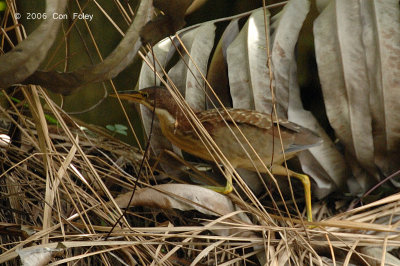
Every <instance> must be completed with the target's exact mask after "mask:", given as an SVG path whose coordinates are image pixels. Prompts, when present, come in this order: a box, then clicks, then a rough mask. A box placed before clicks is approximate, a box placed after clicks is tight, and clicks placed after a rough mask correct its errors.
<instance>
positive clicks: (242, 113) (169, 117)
mask: <svg viewBox="0 0 400 266" xmlns="http://www.w3.org/2000/svg"><path fill="white" fill-rule="evenodd" d="M120 98H121V99H126V100H128V101H132V102H137V103H140V104H143V105H145V106H146V107H148V108H150V109H151V110H155V113H156V114H157V116H158V118H159V120H160V126H161V130H162V132H163V134H164V135H165V137H166V138H167V139H168V140H169V141H171V142H172V143H173V144H174V145H176V146H177V147H179V148H180V149H182V150H184V151H185V152H188V153H190V154H193V155H195V156H198V157H200V158H202V159H205V160H209V161H212V160H213V157H212V156H211V155H210V154H209V152H208V150H207V149H206V147H205V146H204V145H203V143H202V142H201V141H200V140H199V138H198V136H197V134H196V133H195V131H194V130H193V128H192V126H191V125H190V122H189V121H188V120H187V118H186V116H185V115H184V114H183V112H182V111H181V110H180V108H179V106H178V105H177V104H176V102H175V101H174V99H173V98H172V96H171V94H170V93H169V91H168V90H166V89H165V88H162V87H151V88H146V89H143V90H141V91H138V92H134V93H130V94H120ZM196 116H197V118H198V119H199V121H200V122H201V123H202V125H203V126H204V128H205V129H206V130H207V132H208V133H209V134H210V136H211V137H212V139H213V140H214V141H215V143H216V144H217V146H218V147H219V149H220V150H221V151H222V153H223V154H224V155H225V156H226V157H227V159H228V160H229V161H230V163H231V164H232V165H233V166H234V167H235V168H244V169H248V170H254V166H255V167H256V168H257V169H258V171H260V172H266V170H265V167H264V166H263V164H262V162H260V161H259V160H258V159H257V156H256V155H255V154H254V152H252V149H251V147H250V146H249V145H248V143H247V142H246V140H245V139H244V138H243V136H242V134H241V133H240V132H239V129H240V131H241V132H242V133H243V135H244V136H246V138H247V140H248V141H249V143H250V144H251V146H252V147H253V148H254V150H255V151H256V152H257V154H258V156H259V157H260V158H261V159H262V161H263V163H264V164H265V165H270V163H271V157H272V154H273V155H274V157H273V158H274V160H273V165H272V167H271V171H272V173H274V174H277V175H286V174H287V172H286V169H285V168H284V167H283V166H282V165H281V164H282V163H283V162H284V156H283V153H282V150H281V144H280V140H279V132H278V129H277V125H276V124H277V123H276V121H272V120H271V115H269V114H264V113H260V112H257V111H254V110H245V109H232V108H227V109H226V110H223V109H212V110H207V111H200V112H196ZM233 122H235V123H236V125H237V127H238V128H239V129H238V128H237V127H236V126H235V125H234V123H233ZM279 125H280V133H281V136H282V142H283V148H284V150H285V157H286V159H289V158H291V157H293V156H295V155H296V153H298V152H299V151H302V150H305V149H308V148H310V147H313V146H316V145H319V144H320V143H321V142H322V140H321V139H320V138H319V137H318V136H317V135H315V134H314V133H313V132H311V131H310V130H308V129H306V128H303V127H301V126H299V125H297V124H294V123H292V122H289V121H287V120H284V119H280V120H279ZM235 135H236V137H235ZM236 138H238V140H239V142H238V141H237V139H236ZM240 144H241V145H240ZM243 147H244V148H245V149H246V151H247V153H246V152H245V151H244V150H243ZM247 154H249V155H250V157H251V159H250V158H249V157H248V155H247ZM289 174H290V175H291V176H293V177H296V178H298V179H300V180H301V181H302V183H303V185H304V189H305V196H306V207H307V218H308V220H309V221H311V220H312V214H311V191H310V181H309V178H308V176H306V175H303V174H299V173H295V172H293V171H290V170H289ZM231 182H232V181H231V180H228V184H227V186H226V187H225V188H224V190H222V192H224V193H226V192H230V190H231V189H232V186H231Z"/></svg>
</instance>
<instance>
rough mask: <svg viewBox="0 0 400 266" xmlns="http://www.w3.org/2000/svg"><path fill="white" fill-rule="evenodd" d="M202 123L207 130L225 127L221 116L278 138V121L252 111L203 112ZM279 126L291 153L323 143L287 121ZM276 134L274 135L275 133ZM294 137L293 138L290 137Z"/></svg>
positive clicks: (302, 128)
mask: <svg viewBox="0 0 400 266" xmlns="http://www.w3.org/2000/svg"><path fill="white" fill-rule="evenodd" d="M196 115H197V117H198V119H199V120H200V122H201V123H202V124H203V125H204V126H205V128H206V129H207V127H208V125H212V124H217V125H218V124H219V125H221V126H223V123H224V122H223V121H222V120H221V116H222V117H223V118H224V119H225V120H226V121H227V122H231V123H232V122H233V121H235V123H236V124H238V126H240V124H246V125H250V126H254V127H258V128H261V129H265V130H266V131H267V133H269V134H270V135H274V136H276V137H277V138H278V136H279V134H278V133H277V126H276V124H277V123H276V121H274V122H272V120H271V115H270V114H265V113H260V112H257V111H252V110H245V109H229V108H227V109H226V111H225V110H223V109H211V110H207V111H202V112H199V113H197V114H196ZM278 121H279V126H280V130H281V134H282V137H283V138H290V139H291V140H290V141H289V142H290V144H289V143H288V144H289V146H288V147H287V148H288V149H289V150H290V151H298V150H304V149H308V148H311V147H313V146H315V145H319V144H320V143H321V139H320V137H319V136H317V135H316V134H315V133H313V132H312V131H310V130H308V129H306V128H304V127H302V126H300V125H297V124H295V123H292V122H290V121H288V120H286V119H279V120H278ZM273 132H274V133H273ZM290 136H292V137H293V138H292V137H290Z"/></svg>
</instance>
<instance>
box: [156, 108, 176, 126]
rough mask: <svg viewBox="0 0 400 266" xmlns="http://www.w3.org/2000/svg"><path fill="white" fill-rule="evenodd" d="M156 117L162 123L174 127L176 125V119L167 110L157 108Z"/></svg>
mask: <svg viewBox="0 0 400 266" xmlns="http://www.w3.org/2000/svg"><path fill="white" fill-rule="evenodd" d="M155 112H156V115H157V116H158V119H159V120H160V121H163V122H164V123H165V124H167V125H174V124H175V123H176V118H175V117H174V116H173V115H172V114H171V113H170V112H168V111H167V110H165V109H160V108H156V110H155Z"/></svg>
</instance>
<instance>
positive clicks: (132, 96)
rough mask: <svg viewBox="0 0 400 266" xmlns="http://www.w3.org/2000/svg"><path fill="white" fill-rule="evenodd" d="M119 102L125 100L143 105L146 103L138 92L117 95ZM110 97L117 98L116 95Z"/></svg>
mask: <svg viewBox="0 0 400 266" xmlns="http://www.w3.org/2000/svg"><path fill="white" fill-rule="evenodd" d="M118 96H119V98H120V99H121V100H127V101H129V102H135V103H142V104H143V103H144V102H146V98H145V96H144V95H143V94H142V93H141V92H140V91H128V92H122V93H118ZM110 97H114V98H118V97H117V95H116V94H110Z"/></svg>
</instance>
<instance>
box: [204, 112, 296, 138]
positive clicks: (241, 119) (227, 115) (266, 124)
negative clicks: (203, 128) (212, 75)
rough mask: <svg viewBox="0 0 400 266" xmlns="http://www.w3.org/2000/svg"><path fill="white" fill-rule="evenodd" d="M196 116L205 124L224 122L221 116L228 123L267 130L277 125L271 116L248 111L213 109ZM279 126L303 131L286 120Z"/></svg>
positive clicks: (280, 122) (282, 120)
mask: <svg viewBox="0 0 400 266" xmlns="http://www.w3.org/2000/svg"><path fill="white" fill-rule="evenodd" d="M196 115H197V117H198V118H199V120H200V122H202V123H203V124H204V123H209V122H213V121H222V120H221V116H222V118H223V119H224V120H226V121H228V122H233V121H234V122H235V123H237V124H247V125H250V126H255V127H258V128H262V129H267V130H268V129H271V128H272V126H273V124H276V122H275V123H272V120H271V115H269V114H265V113H260V112H257V111H253V110H246V109H231V108H227V109H226V111H225V110H224V109H211V110H207V111H202V112H199V113H197V114H196ZM279 125H281V126H282V127H285V128H287V129H289V130H292V131H295V132H299V130H300V129H301V127H300V126H298V125H296V124H294V123H291V122H289V121H287V120H285V119H279Z"/></svg>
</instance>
